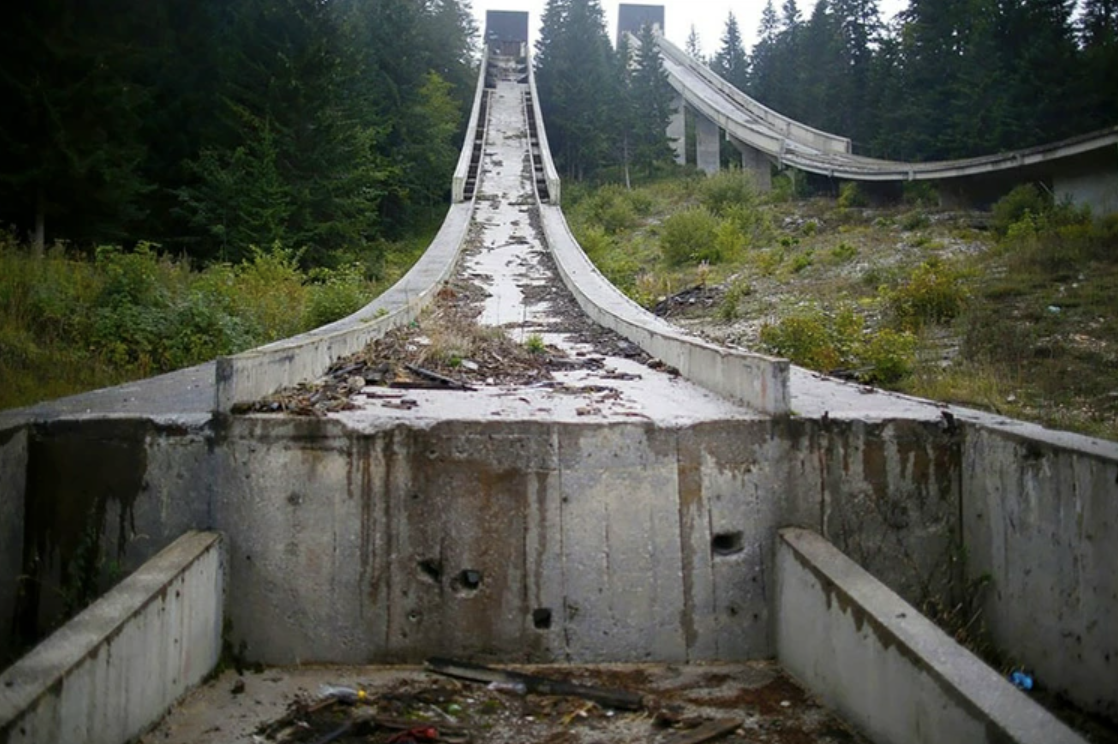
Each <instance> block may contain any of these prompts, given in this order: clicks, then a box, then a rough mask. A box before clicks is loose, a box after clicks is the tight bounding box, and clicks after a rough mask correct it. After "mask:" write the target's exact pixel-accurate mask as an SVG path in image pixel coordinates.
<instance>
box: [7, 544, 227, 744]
mask: <svg viewBox="0 0 1118 744" xmlns="http://www.w3.org/2000/svg"><path fill="white" fill-rule="evenodd" d="M223 592H224V570H223V559H222V551H221V539H220V537H219V536H218V535H216V534H213V533H188V534H186V535H184V536H183V537H182V538H180V539H179V540H177V541H175V543H173V544H172V545H171V546H170V547H168V548H167V549H166V550H164V551H162V552H161V553H160V554H159V555H157V556H156V557H155V558H153V559H152V560H151V561H149V562H148V563H146V564H145V565H144V566H143V567H142V568H141V569H140V570H139V571H137V572H136V573H134V574H133V575H132V576H130V577H128V578H127V579H125V580H124V581H123V582H121V584H120V585H119V586H117V587H116V588H115V589H113V590H112V591H110V592H109V593H108V594H106V595H105V596H104V597H102V598H101V599H99V600H98V601H97V602H96V603H95V604H94V605H92V606H91V607H89V608H88V609H86V610H85V611H84V612H82V613H81V614H80V615H78V616H77V617H76V618H74V619H73V620H71V621H70V622H69V623H67V624H66V625H65V626H64V627H63V628H62V629H60V630H59V631H58V632H56V633H55V634H53V635H52V636H51V637H50V638H48V639H47V640H46V641H44V642H43V643H42V644H40V645H39V646H38V647H36V648H35V650H34V651H32V652H31V653H30V654H28V655H27V656H25V657H24V658H23V659H21V660H20V661H19V662H17V663H16V664H15V665H14V666H13V667H11V668H9V669H8V670H7V671H5V672H4V673H3V674H2V675H0V741H3V742H5V743H6V744H15V743H16V742H41V743H42V744H55V743H56V742H79V741H80V742H89V743H90V744H121V743H122V742H125V741H128V740H130V739H132V738H134V737H136V736H137V735H139V734H140V733H142V732H143V731H144V730H145V729H146V728H147V727H148V726H150V725H151V724H152V723H154V722H155V721H157V720H159V718H161V717H162V716H163V714H164V713H165V712H166V710H167V708H169V707H170V706H171V704H173V703H174V702H175V700H177V699H178V698H179V697H180V696H181V695H182V694H183V693H184V692H186V691H187V690H188V689H189V688H190V687H192V686H193V685H195V684H197V683H198V682H200V681H201V680H202V678H203V677H205V675H206V674H208V673H209V672H210V670H212V669H213V667H214V665H215V664H216V663H217V660H218V657H219V655H220V653H221V632H222V605H223V600H224V595H223Z"/></svg>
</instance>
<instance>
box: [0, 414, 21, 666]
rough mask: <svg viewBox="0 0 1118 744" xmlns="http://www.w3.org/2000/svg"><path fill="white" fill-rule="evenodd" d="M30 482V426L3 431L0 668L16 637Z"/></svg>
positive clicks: (0, 459) (0, 457)
mask: <svg viewBox="0 0 1118 744" xmlns="http://www.w3.org/2000/svg"><path fill="white" fill-rule="evenodd" d="M26 485H27V429H25V428H22V427H21V428H14V429H9V430H6V431H2V432H0V668H3V667H4V665H5V662H6V661H7V659H6V658H5V657H6V656H7V654H6V653H5V649H6V647H7V646H8V639H9V638H11V637H12V624H13V621H14V612H13V608H14V607H15V603H16V594H17V592H18V590H19V577H20V576H21V575H22V574H23V570H22V566H23V511H24V507H23V501H24V493H25V489H26Z"/></svg>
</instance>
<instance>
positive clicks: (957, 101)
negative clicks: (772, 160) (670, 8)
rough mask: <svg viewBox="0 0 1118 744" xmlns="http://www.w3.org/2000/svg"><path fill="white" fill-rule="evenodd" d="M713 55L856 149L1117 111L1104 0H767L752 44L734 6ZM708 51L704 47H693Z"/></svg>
mask: <svg viewBox="0 0 1118 744" xmlns="http://www.w3.org/2000/svg"><path fill="white" fill-rule="evenodd" d="M720 42H721V43H720V46H719V48H718V49H717V51H716V52H715V53H714V54H713V55H712V56H711V58H710V59H709V64H710V65H711V67H712V68H713V69H714V70H715V71H716V72H718V73H719V74H721V75H722V76H723V77H725V78H726V79H727V80H728V81H729V82H731V83H732V84H734V85H735V86H736V87H738V88H740V89H742V90H744V91H746V92H747V93H749V94H750V95H752V96H753V97H755V98H756V99H757V100H759V101H760V102H762V103H764V104H765V105H766V106H769V107H770V108H772V109H775V110H777V111H779V112H781V113H783V114H786V115H788V116H790V117H792V118H794V119H798V120H800V121H802V122H804V123H806V124H809V125H812V126H815V127H817V128H820V129H824V130H827V131H830V132H834V133H836V134H841V135H844V136H847V137H850V138H851V139H852V140H853V142H854V149H855V152H859V153H862V154H867V155H873V156H876V157H883V158H890V159H898V160H916V161H920V160H938V159H949V158H958V157H967V156H973V155H982V154H986V153H993V152H998V151H1003V150H1010V149H1016V148H1022V147H1029V146H1032V145H1038V144H1043V143H1046V142H1053V141H1056V140H1060V139H1064V138H1066V137H1070V136H1074V135H1077V134H1082V133H1085V132H1089V131H1092V130H1096V129H1100V128H1103V127H1110V126H1115V125H1118V2H1115V0H1083V1H1082V3H1081V4H1080V5H1078V6H1077V3H1076V2H1075V0H910V3H909V6H908V8H907V9H906V10H904V11H903V12H901V13H900V14H899V15H898V16H897V17H896V18H895V19H894V20H893V21H892V22H889V23H886V22H885V21H884V20H883V19H882V17H881V13H880V11H879V8H878V4H877V0H817V2H816V4H815V6H814V8H813V9H812V11H811V14H810V16H809V17H808V18H807V19H806V20H805V18H804V17H803V14H802V12H801V10H800V8H799V6H798V4H797V2H796V0H784V2H783V4H782V5H781V6H780V10H779V12H778V11H777V9H776V8H775V7H774V5H773V2H772V0H768V2H767V3H766V5H765V8H764V10H763V13H762V17H761V23H760V27H759V29H758V40H757V43H756V44H755V45H754V46H753V48H752V50H750V52H749V53H746V50H745V48H744V45H743V43H742V37H741V32H740V29H739V27H738V24H737V21H736V19H735V17H734V16H733V14H731V15H730V16H729V18H728V19H727V21H726V25H725V30H724V32H723V35H722V38H721V40H720ZM687 48H688V51H689V52H690V53H691V54H692V55H693V56H695V57H697V58H700V59H702V50H701V43H700V40H699V39H698V36H697V35H696V34H695V33H694V29H692V34H691V37H690V38H689V40H688V44H687ZM704 61H705V60H704Z"/></svg>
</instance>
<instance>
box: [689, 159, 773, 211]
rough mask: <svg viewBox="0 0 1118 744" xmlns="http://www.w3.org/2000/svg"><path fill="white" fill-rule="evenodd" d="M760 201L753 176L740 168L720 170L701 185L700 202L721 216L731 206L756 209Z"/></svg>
mask: <svg viewBox="0 0 1118 744" xmlns="http://www.w3.org/2000/svg"><path fill="white" fill-rule="evenodd" d="M758 201H759V200H758V195H757V186H756V184H755V183H754V181H753V176H752V175H750V174H749V173H747V172H745V171H743V170H741V169H739V168H734V169H731V170H724V171H719V172H718V173H715V174H713V175H711V176H710V177H708V178H707V179H706V180H705V181H703V182H702V184H701V185H700V186H699V203H700V204H702V205H703V206H704V207H706V208H707V209H709V210H710V211H711V212H713V213H714V214H716V215H718V216H719V217H726V216H728V210H729V209H731V208H737V209H740V208H742V207H746V208H750V209H754V208H756V206H757V203H758Z"/></svg>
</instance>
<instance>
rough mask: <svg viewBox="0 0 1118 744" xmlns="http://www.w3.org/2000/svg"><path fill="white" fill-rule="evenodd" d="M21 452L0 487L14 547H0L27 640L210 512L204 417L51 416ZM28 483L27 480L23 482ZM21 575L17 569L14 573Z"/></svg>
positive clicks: (28, 434) (17, 630) (29, 432)
mask: <svg viewBox="0 0 1118 744" xmlns="http://www.w3.org/2000/svg"><path fill="white" fill-rule="evenodd" d="M22 439H23V443H24V451H25V456H24V458H23V462H22V465H23V467H22V468H19V467H18V466H19V465H20V464H21V463H19V462H15V463H12V464H13V466H14V468H13V471H12V475H11V479H10V480H9V479H8V478H5V482H4V483H3V485H2V486H0V488H2V491H0V496H2V498H0V505H3V507H4V508H3V514H4V521H3V524H4V525H5V529H6V530H8V531H12V530H14V529H15V527H14V526H12V525H11V523H12V522H14V521H18V522H19V523H20V528H19V529H20V533H19V539H18V540H17V541H14V542H15V544H19V545H21V550H20V552H19V553H18V554H17V553H16V552H15V551H14V550H10V549H8V547H7V546H8V543H5V550H4V552H3V554H2V555H0V573H2V574H5V575H8V576H11V577H13V580H12V581H11V583H8V582H5V586H4V590H5V592H10V594H9V596H11V597H12V601H11V602H10V603H5V604H4V606H3V609H4V616H5V619H6V620H11V621H12V622H13V628H12V630H13V633H12V634H11V635H8V634H6V635H5V636H4V640H5V641H6V644H5V645H8V644H9V643H12V642H21V643H26V642H28V641H33V640H35V639H37V638H39V637H40V636H41V634H42V632H44V631H46V630H49V629H51V628H53V627H55V626H57V625H58V624H59V623H60V622H61V621H62V620H63V619H64V618H65V617H66V616H67V615H68V614H69V613H70V612H72V609H73V607H74V606H75V605H76V606H79V607H80V606H82V605H83V604H84V603H86V602H88V601H90V600H91V599H93V598H95V597H97V596H99V595H100V594H101V593H102V592H103V591H104V590H105V589H106V588H108V586H111V585H112V584H113V583H114V582H115V581H116V580H118V579H119V578H120V577H121V576H124V575H127V574H128V573H129V572H131V571H133V570H134V569H136V568H137V567H139V566H140V565H141V564H142V563H143V562H144V561H146V560H147V559H148V558H150V557H151V556H153V555H154V554H155V553H157V552H158V551H160V550H162V549H163V548H164V547H165V546H166V545H168V544H169V543H170V542H172V541H173V540H174V539H175V538H177V537H178V536H179V535H180V534H182V532H183V531H184V530H187V529H190V528H193V527H200V526H205V525H206V524H207V523H208V522H209V521H210V520H209V517H210V515H209V513H208V509H209V504H210V503H211V498H210V494H209V489H210V488H212V487H213V486H214V480H213V478H212V473H211V472H210V469H209V467H208V457H209V450H210V445H211V440H210V436H209V434H208V430H207V429H206V426H205V424H204V423H199V422H189V419H177V420H172V421H164V422H161V423H155V422H152V421H146V420H142V419H103V418H102V419H92V420H85V421H79V422H74V421H64V420H59V421H54V422H50V423H43V424H39V425H37V426H34V427H28V428H27V429H26V430H24V434H23V435H22ZM21 483H22V485H21ZM15 577H19V578H18V579H16V578H15Z"/></svg>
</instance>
